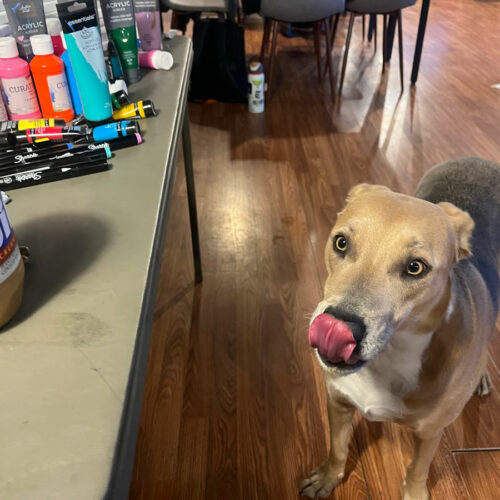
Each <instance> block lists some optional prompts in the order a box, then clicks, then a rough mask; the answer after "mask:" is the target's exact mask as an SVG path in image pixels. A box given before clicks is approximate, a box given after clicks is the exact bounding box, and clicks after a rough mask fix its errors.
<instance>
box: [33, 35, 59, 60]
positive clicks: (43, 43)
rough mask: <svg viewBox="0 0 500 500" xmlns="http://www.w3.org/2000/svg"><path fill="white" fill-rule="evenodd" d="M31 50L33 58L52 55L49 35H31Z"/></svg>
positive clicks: (52, 48) (52, 49) (52, 47)
mask: <svg viewBox="0 0 500 500" xmlns="http://www.w3.org/2000/svg"><path fill="white" fill-rule="evenodd" d="M30 42H31V48H32V49H33V54H35V56H46V55H49V54H53V53H54V46H53V45H52V38H51V37H50V35H33V36H32V37H31V38H30Z"/></svg>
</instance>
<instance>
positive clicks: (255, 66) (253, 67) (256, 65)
mask: <svg viewBox="0 0 500 500" xmlns="http://www.w3.org/2000/svg"><path fill="white" fill-rule="evenodd" d="M259 70H262V64H261V63H260V62H259V61H253V62H251V63H250V71H251V72H253V73H257V72H258V71H259Z"/></svg>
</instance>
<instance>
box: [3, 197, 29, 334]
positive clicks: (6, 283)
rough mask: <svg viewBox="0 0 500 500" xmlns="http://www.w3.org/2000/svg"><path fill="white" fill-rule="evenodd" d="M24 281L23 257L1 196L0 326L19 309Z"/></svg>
mask: <svg viewBox="0 0 500 500" xmlns="http://www.w3.org/2000/svg"><path fill="white" fill-rule="evenodd" d="M23 283H24V263H23V259H22V257H21V252H20V251H19V247H18V245H17V240H16V235H15V234H14V231H13V230H12V226H11V225H10V222H9V218H8V217H7V212H6V210H5V206H4V202H3V201H2V198H1V197H0V294H1V295H0V296H1V297H2V300H1V301H0V327H1V326H3V325H4V324H5V323H7V322H8V321H9V320H10V319H11V318H12V316H14V314H15V313H16V311H17V310H18V309H19V306H20V305H21V301H22V298H23Z"/></svg>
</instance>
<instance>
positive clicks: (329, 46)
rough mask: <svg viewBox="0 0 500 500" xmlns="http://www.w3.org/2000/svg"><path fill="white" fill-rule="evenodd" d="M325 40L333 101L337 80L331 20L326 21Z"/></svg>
mask: <svg viewBox="0 0 500 500" xmlns="http://www.w3.org/2000/svg"><path fill="white" fill-rule="evenodd" d="M323 22H324V23H325V40H326V63H325V64H326V65H327V66H328V76H329V78H330V89H331V92H332V99H335V80H334V78H333V60H332V39H331V34H330V20H329V19H325V20H324V21H323Z"/></svg>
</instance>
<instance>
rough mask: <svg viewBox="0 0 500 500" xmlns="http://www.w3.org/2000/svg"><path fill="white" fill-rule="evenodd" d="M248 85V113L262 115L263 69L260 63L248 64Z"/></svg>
mask: <svg viewBox="0 0 500 500" xmlns="http://www.w3.org/2000/svg"><path fill="white" fill-rule="evenodd" d="M248 83H249V91H248V111H250V113H262V112H263V111H264V68H263V67H262V64H261V63H260V62H258V61H256V62H251V63H250V71H249V72H248Z"/></svg>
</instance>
